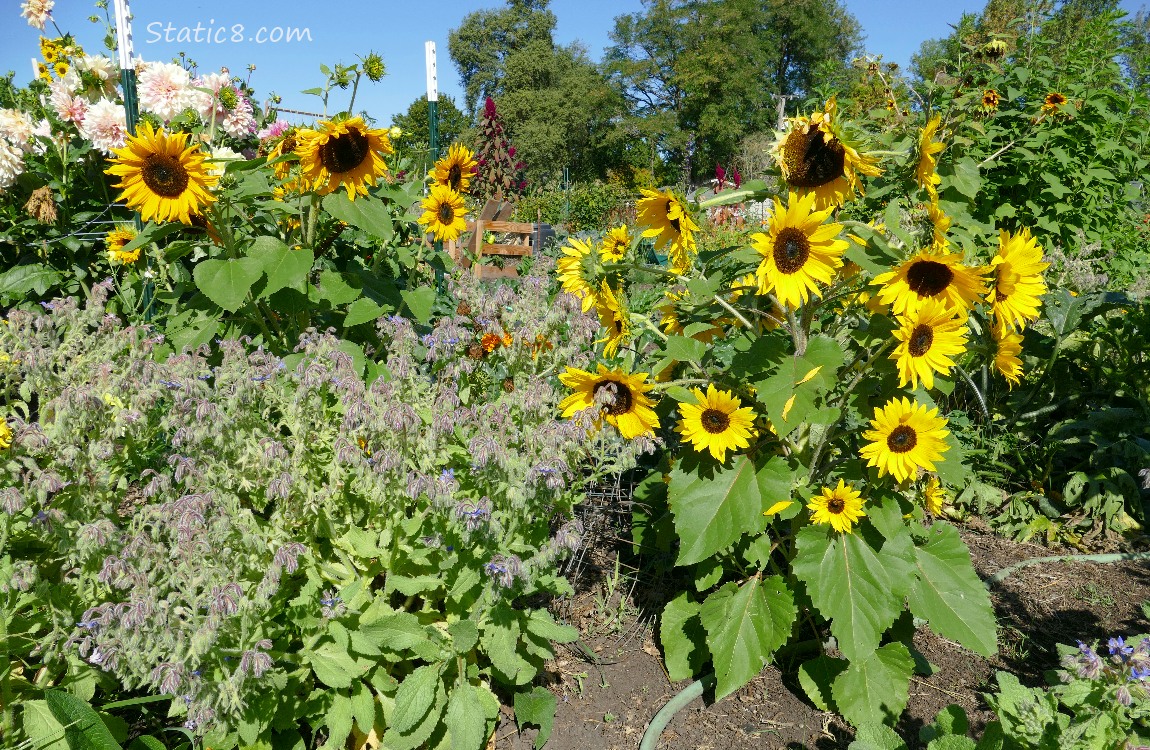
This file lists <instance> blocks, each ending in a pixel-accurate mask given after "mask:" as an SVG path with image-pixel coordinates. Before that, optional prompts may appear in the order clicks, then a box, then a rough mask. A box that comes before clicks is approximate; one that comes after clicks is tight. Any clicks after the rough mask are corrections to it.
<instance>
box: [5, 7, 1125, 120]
mask: <svg viewBox="0 0 1150 750" xmlns="http://www.w3.org/2000/svg"><path fill="white" fill-rule="evenodd" d="M1143 4H1144V0H1122V1H1121V6H1122V8H1123V9H1124V10H1126V11H1127V12H1129V13H1131V14H1133V13H1134V11H1136V10H1137V9H1138V8H1140V7H1142V5H1143ZM846 5H847V8H848V10H850V12H851V13H853V14H854V15H855V17H856V18H858V20H859V22H860V23H861V24H862V27H863V30H864V32H865V34H866V47H867V50H868V51H869V52H871V53H881V54H882V55H883V57H884V59H886V60H888V61H891V62H897V63H899V64H900V65H903V66H905V65H906V64H907V63H908V62H909V60H910V56H911V55H912V54H913V53H914V52H915V51H916V50H917V49H918V46H919V44H920V43H921V42H922V41H923V40H924V39H930V38H935V37H941V36H944V35H946V34H947V33H949V31H950V29H949V26H948V24H953V23H957V21H958V19H959V17H960V16H961V15H962V13H963V12H974V11H979V10H981V9H982V8H983V7H984V5H985V0H947V2H938V1H937V0H846ZM19 6H20V0H0V7H2V8H4V9H5V10H4V11H3V15H2V20H0V71H7V70H15V71H16V73H17V76H16V81H17V83H21V84H22V83H26V82H27V81H28V80H29V79H30V77H31V62H30V61H31V59H32V58H33V57H34V56H37V55H38V41H39V37H38V34H37V31H36V30H35V29H33V28H32V27H30V26H28V25H26V24H25V23H24V19H22V18H21V17H20V15H19V14H20V9H19ZM131 7H132V12H133V13H134V14H135V21H134V25H133V31H134V35H135V41H136V54H137V55H138V56H141V57H143V58H144V59H145V60H170V59H171V58H173V57H174V56H176V55H178V54H179V52H181V51H183V52H186V53H187V54H188V56H189V57H190V58H191V59H193V60H195V61H196V62H197V63H199V70H200V71H201V72H207V71H210V70H215V69H218V68H219V67H220V66H227V67H228V68H229V69H230V70H231V72H232V73H233V74H239V75H247V66H248V65H249V64H254V65H255V66H256V70H255V71H254V73H252V74H251V83H252V85H253V86H254V87H255V90H256V92H257V94H258V95H260V96H266V95H267V94H269V93H270V92H273V91H274V92H276V93H277V94H279V95H280V96H282V97H283V106H285V107H291V108H293V109H299V110H306V111H309V112H322V106H323V105H322V103H321V102H320V100H319V99H317V98H316V97H314V96H307V95H304V94H301V93H299V92H300V91H301V90H303V89H306V88H311V87H314V86H319V85H320V84H321V83H322V82H323V78H322V75H321V74H320V71H319V65H320V63H327V64H328V65H333V64H335V63H337V62H342V63H345V64H348V63H352V62H355V60H356V56H357V55H363V54H366V53H367V52H368V51H371V50H374V51H376V52H378V53H379V54H380V55H381V56H382V57H383V59H384V61H385V62H386V64H387V67H388V75H387V77H386V78H384V79H383V80H382V81H381V82H379V83H371V82H368V81H364V85H363V86H361V88H360V91H359V94H358V95H357V99H356V109H357V110H360V109H366V110H367V111H368V113H369V114H371V115H372V117H375V118H376V119H377V120H379V121H380V122H382V123H384V124H386V123H388V122H390V120H391V116H392V114H393V113H395V112H402V111H404V110H406V109H407V107H408V105H409V104H410V103H411V102H412V101H413V100H414V99H416V98H418V97H419V96H421V95H422V94H423V92H424V91H425V90H426V84H425V75H424V61H423V57H424V51H423V48H424V42H425V41H428V40H430V41H434V42H436V44H437V47H438V53H439V89H440V93H441V94H448V95H452V96H454V97H455V99H456V101H457V103H459V104H460V105H462V99H463V97H462V92H461V89H460V86H459V80H458V76H457V74H456V72H455V68H454V66H453V65H452V64H451V59H450V57H449V56H448V52H447V35H448V32H449V30H450V29H452V28H453V27H456V26H458V25H459V23H460V21H461V19H462V18H463V17H464V16H465V15H467V14H468V13H470V12H472V11H474V10H479V9H481V8H485V7H504V6H503V3H501V2H498V0H436V2H434V3H428V2H420V3H406V2H403V3H401V2H398V1H397V0H384V2H378V3H355V4H352V3H349V2H344V1H343V0H327V1H326V2H323V1H321V2H301V1H300V0H276V1H272V0H254V1H249V2H243V3H240V2H236V1H235V0H199V1H196V0H189V1H185V2H181V3H178V4H176V3H168V2H159V0H133V1H132V4H131ZM641 8H642V3H641V2H640V0H551V9H552V11H553V12H554V13H555V15H556V16H557V18H558V27H557V30H556V41H558V42H560V43H562V44H566V43H568V42H571V41H574V40H580V41H581V42H583V43H584V44H585V45H586V46H587V48H588V49H589V51H590V54H591V57H592V58H593V59H595V60H598V59H599V58H600V56H601V54H602V51H603V48H604V47H606V46H608V45H609V44H610V39H609V38H608V34H609V32H610V30H611V28H612V26H613V23H614V18H615V16H618V15H621V14H624V13H634V12H637V11H639V10H641ZM93 13H98V14H100V15H101V16H102V11H99V10H97V9H95V7H94V4H93V3H92V2H89V1H88V0H57V3H56V9H55V11H54V17H55V19H56V22H57V24H58V25H59V27H60V29H61V30H63V31H70V32H72V33H74V34H76V35H77V37H78V38H79V40H80V42H81V43H82V44H83V45H84V46H85V48H86V49H88V50H89V51H93V50H99V49H101V44H102V43H101V38H102V28H103V26H102V24H100V25H97V24H93V23H90V22H89V21H88V20H87V17H88V16H90V15H92V14H93ZM197 25H198V26H199V39H200V41H199V42H198V43H197V42H196V41H195V34H196V28H197ZM241 26H242V29H240V28H237V27H241ZM277 29H278V32H277ZM292 29H294V30H295V33H296V34H297V35H298V36H300V37H302V38H301V39H298V40H296V41H291V42H288V41H286V39H285V38H281V39H280V40H279V41H278V42H277V41H274V40H275V39H276V34H277V33H278V34H279V35H281V36H282V37H286V36H287V35H288V33H289V31H290V30H292ZM305 30H306V33H305ZM181 32H183V33H184V34H185V35H186V36H187V38H188V39H190V40H191V41H186V42H179V41H177V40H178V39H179V38H180V35H181ZM209 36H210V37H211V38H212V41H211V42H209V41H208V37H209ZM167 37H170V38H171V39H172V41H170V42H169V41H167V40H166V38H167ZM233 40H234V41H233ZM349 93H350V92H344V91H338V90H337V91H336V92H334V93H333V95H332V99H331V102H330V105H329V106H330V107H331V110H330V111H338V110H340V109H343V108H345V107H346V106H347V103H348V99H347V97H348V95H349Z"/></svg>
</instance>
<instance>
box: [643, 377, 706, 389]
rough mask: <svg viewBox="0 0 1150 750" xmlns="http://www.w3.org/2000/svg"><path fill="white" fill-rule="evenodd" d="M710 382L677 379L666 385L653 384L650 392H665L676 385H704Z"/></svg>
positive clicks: (701, 379) (695, 379) (704, 379)
mask: <svg viewBox="0 0 1150 750" xmlns="http://www.w3.org/2000/svg"><path fill="white" fill-rule="evenodd" d="M710 382H711V381H710V380H708V379H707V378H679V379H678V380H668V381H667V382H666V383H655V384H654V385H652V386H651V390H652V391H665V390H668V389H669V388H673V387H675V386H678V385H706V384H707V383H710Z"/></svg>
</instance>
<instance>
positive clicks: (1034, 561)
mask: <svg viewBox="0 0 1150 750" xmlns="http://www.w3.org/2000/svg"><path fill="white" fill-rule="evenodd" d="M1147 559H1150V552H1113V553H1109V554H1101V555H1050V556H1048V557H1031V558H1028V559H1026V560H1022V561H1021V562H1016V563H1015V564H1014V565H1009V566H1007V567H1005V568H1003V569H1002V570H1000V571H998V572H997V573H995V574H994V575H992V576H991V577H990V578H987V579H986V587H987V588H990V586H991V585H992V584H998V583H1002V582H1003V581H1005V580H1006V577H1007V576H1008V575H1010V574H1011V573H1013V572H1015V571H1016V570H1022V569H1023V568H1029V567H1030V566H1031V565H1040V564H1042V563H1048V562H1093V563H1116V562H1123V561H1124V560H1147Z"/></svg>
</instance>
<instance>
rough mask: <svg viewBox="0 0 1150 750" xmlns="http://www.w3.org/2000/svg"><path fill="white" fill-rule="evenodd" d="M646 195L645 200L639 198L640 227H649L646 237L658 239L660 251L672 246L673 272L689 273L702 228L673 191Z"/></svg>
mask: <svg viewBox="0 0 1150 750" xmlns="http://www.w3.org/2000/svg"><path fill="white" fill-rule="evenodd" d="M642 193H643V195H644V197H643V198H640V199H639V202H638V204H637V208H638V211H639V217H638V222H639V224H640V225H642V226H644V227H647V228H646V229H644V230H643V236H644V237H654V238H655V249H656V250H660V249H662V248H663V246H664V245H666V244H667V243H670V244H671V248H670V251H669V252H668V255H669V256H670V259H671V269H672V270H673V271H675V272H676V273H682V272H684V271H686V270H687V269H688V268H689V267H690V265H691V258H692V257H693V256H694V254H695V237H694V232H697V231H698V230H699V225H698V224H696V223H695V222H694V220H693V219H692V218H691V216H690V215H689V214H688V213H687V209H686V208H685V207H684V206H683V203H682V202H681V201H680V200H679V198H678V197H677V196H675V195H674V194H672V193H671V192H670V191H666V190H662V191H660V190H647V189H643V190H642Z"/></svg>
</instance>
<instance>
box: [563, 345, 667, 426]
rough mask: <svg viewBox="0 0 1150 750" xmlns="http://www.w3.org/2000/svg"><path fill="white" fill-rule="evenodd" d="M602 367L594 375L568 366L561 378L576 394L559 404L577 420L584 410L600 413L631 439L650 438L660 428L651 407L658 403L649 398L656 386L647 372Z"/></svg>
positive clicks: (601, 365)
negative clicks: (652, 383)
mask: <svg viewBox="0 0 1150 750" xmlns="http://www.w3.org/2000/svg"><path fill="white" fill-rule="evenodd" d="M598 368H599V372H598V373H591V372H587V371H586V370H579V369H576V368H574V367H568V368H567V372H565V373H564V374H562V375H560V376H559V381H560V382H561V383H563V385H565V386H567V387H568V388H572V389H573V390H574V391H575V392H574V393H572V394H571V395H569V396H567V398H565V399H563V400H562V401H561V402H559V408H560V410H562V413H563V416H564V417H573V416H574V415H576V414H578V413H579V412H581V411H583V410H584V409H592V408H593V409H597V410H600V413H601V414H602V416H603V418H604V419H606V420H607V423H608V424H611V425H614V426H615V427H616V428H618V430H619V433H620V434H621V435H622V436H623V437H625V438H627V439H631V438H635V437H638V436H640V435H646V434H647V433H650V432H652V431H653V430H654V429H655V428H656V427H658V426H659V417H658V416H657V415H656V414H655V411H654V410H653V409H652V408H651V407H652V406H654V405H655V404H654V402H653V401H651V399H650V398H648V397H647V391H649V390H651V388H653V387H654V386H653V385H650V384H648V383H644V382H643V381H645V380H646V379H647V373H645V372H638V373H626V372H623V371H622V370H620V369H614V370H608V369H607V368H606V367H604V366H603V364H602V363H599V365H598Z"/></svg>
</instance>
